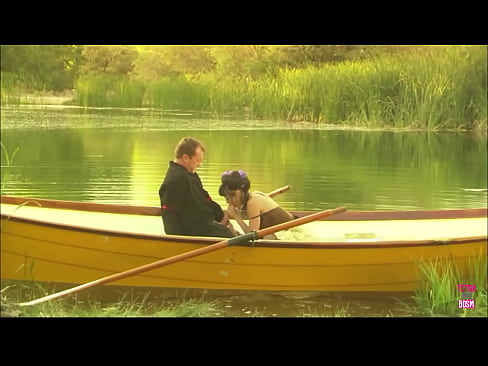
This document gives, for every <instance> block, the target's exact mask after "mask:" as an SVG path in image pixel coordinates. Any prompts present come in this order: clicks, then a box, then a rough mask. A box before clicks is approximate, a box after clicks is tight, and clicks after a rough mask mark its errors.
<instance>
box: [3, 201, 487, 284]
mask: <svg viewBox="0 0 488 366" xmlns="http://www.w3.org/2000/svg"><path fill="white" fill-rule="evenodd" d="M20 211H21V210H19V212H20ZM125 216H127V215H125ZM158 220H160V219H159V218H158ZM451 220H452V219H451ZM451 222H452V221H451ZM478 222H479V221H478ZM363 223H365V224H367V222H363ZM329 224H331V223H329ZM1 225H2V233H1V251H2V252H1V279H2V280H23V281H39V282H59V283H71V284H81V283H87V282H90V281H93V280H95V279H98V278H102V277H106V276H108V275H112V274H115V273H120V272H123V271H126V270H129V269H132V268H135V267H139V266H142V265H145V264H149V263H152V262H155V261H158V260H161V259H163V258H168V257H172V256H175V255H178V254H182V253H185V252H189V251H192V250H195V249H198V248H201V247H203V246H205V245H209V244H212V243H216V242H218V241H220V240H222V239H218V238H203V237H184V236H172V235H164V234H157V233H143V232H139V233H137V232H125V231H121V230H104V229H101V228H93V227H88V226H81V225H80V226H76V225H73V224H69V223H55V222H47V221H43V220H42V219H41V218H39V219H33V218H31V217H22V215H20V214H19V215H17V214H15V213H11V214H9V215H4V214H3V213H2V222H1ZM351 225H352V224H351ZM371 225H372V224H371ZM481 232H482V234H483V230H481ZM478 234H479V233H478ZM486 247H487V237H486V232H484V234H483V235H474V236H466V237H456V238H449V239H425V240H383V239H381V240H380V239H378V240H370V239H365V238H363V239H361V237H359V239H356V240H347V241H345V240H344V241H338V240H333V239H331V240H328V241H319V242H317V241H315V242H293V241H277V240H260V241H256V242H254V243H253V244H252V245H238V246H231V247H225V248H223V249H219V250H217V251H214V252H209V253H206V254H203V255H199V256H196V257H193V258H190V259H187V260H184V261H181V262H178V263H174V264H171V265H167V266H164V267H161V268H157V269H153V270H150V271H147V272H145V273H141V274H139V275H135V276H131V277H128V278H125V279H123V280H119V281H114V282H113V285H122V286H141V287H165V288H166V287H175V288H200V289H201V288H205V289H228V290H266V291H268V290H269V291H341V292H342V291H346V292H347V291H353V292H363V291H374V292H385V291H386V292H388V291H394V292H397V291H414V290H415V289H417V288H418V287H419V286H420V284H421V281H422V274H421V271H420V268H419V263H421V262H429V261H436V260H439V259H441V260H446V261H452V262H453V263H454V264H456V266H457V267H458V269H459V270H460V272H461V274H467V273H468V272H469V270H470V269H471V268H472V267H473V260H474V258H476V257H478V256H479V255H483V256H486Z"/></svg>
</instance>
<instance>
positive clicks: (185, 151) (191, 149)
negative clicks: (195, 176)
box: [174, 137, 205, 173]
mask: <svg viewBox="0 0 488 366" xmlns="http://www.w3.org/2000/svg"><path fill="white" fill-rule="evenodd" d="M204 151H205V148H204V146H203V144H202V142H201V141H199V140H197V139H195V138H193V137H183V138H182V139H181V140H180V142H178V144H177V145H176V149H175V160H174V161H175V163H178V164H180V165H183V166H184V167H185V168H186V170H188V172H190V173H194V172H195V171H196V170H197V168H199V167H200V165H201V164H202V160H203V153H204Z"/></svg>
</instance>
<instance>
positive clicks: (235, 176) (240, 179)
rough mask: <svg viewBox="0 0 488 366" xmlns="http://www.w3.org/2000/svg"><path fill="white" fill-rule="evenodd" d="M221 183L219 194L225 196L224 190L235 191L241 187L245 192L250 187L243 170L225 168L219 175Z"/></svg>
mask: <svg viewBox="0 0 488 366" xmlns="http://www.w3.org/2000/svg"><path fill="white" fill-rule="evenodd" d="M220 177H221V180H222V184H221V185H220V187H219V194H220V195H221V196H225V190H226V189H228V190H231V191H235V190H237V189H242V190H243V191H244V192H247V191H248V190H249V188H251V182H250V181H249V178H248V177H247V173H246V172H245V171H244V170H227V171H226V172H223V173H222V175H221V176H220Z"/></svg>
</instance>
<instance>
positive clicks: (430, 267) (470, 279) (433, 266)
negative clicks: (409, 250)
mask: <svg viewBox="0 0 488 366" xmlns="http://www.w3.org/2000/svg"><path fill="white" fill-rule="evenodd" d="M419 268H420V271H421V272H422V274H423V276H424V279H425V280H424V282H423V285H422V287H421V288H420V289H419V290H417V291H416V293H415V296H414V299H415V301H416V303H417V312H418V313H419V314H422V315H430V316H487V314H488V313H487V311H488V305H487V262H486V255H482V254H480V255H478V256H476V257H470V258H469V265H468V274H467V275H465V276H461V275H460V270H459V268H458V267H456V266H455V265H454V264H453V263H452V262H451V261H449V260H446V259H437V260H435V261H430V262H421V263H419ZM459 284H474V285H476V292H475V293H474V300H475V306H476V307H475V309H460V308H459V306H458V300H460V299H461V293H460V292H459V290H458V287H457V285H459Z"/></svg>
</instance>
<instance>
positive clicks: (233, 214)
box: [227, 204, 241, 219]
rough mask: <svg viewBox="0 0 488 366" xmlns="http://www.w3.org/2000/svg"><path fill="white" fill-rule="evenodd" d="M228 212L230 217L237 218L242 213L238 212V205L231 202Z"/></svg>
mask: <svg viewBox="0 0 488 366" xmlns="http://www.w3.org/2000/svg"><path fill="white" fill-rule="evenodd" d="M227 213H228V214H229V216H230V218H232V219H236V218H238V217H241V215H240V214H239V213H238V212H237V210H236V206H234V205H232V204H230V205H229V207H227Z"/></svg>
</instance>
